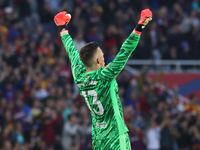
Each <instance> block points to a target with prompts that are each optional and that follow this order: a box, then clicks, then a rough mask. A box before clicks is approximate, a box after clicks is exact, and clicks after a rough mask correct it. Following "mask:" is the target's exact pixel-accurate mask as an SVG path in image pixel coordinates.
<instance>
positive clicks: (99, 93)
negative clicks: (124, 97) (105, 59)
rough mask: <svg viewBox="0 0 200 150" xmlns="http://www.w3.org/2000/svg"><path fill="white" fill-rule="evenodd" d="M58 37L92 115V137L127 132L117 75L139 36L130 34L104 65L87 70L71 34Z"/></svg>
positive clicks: (109, 136)
mask: <svg viewBox="0 0 200 150" xmlns="http://www.w3.org/2000/svg"><path fill="white" fill-rule="evenodd" d="M61 38H62V42H63V44H64V46H65V49H66V51H67V53H68V55H69V59H70V62H71V68H72V74H73V77H74V81H75V83H76V84H77V86H78V88H79V91H80V94H81V96H82V97H83V98H84V99H85V102H86V104H87V106H88V108H89V110H90V112H91V115H92V138H93V139H97V140H98V139H105V138H112V137H114V136H118V135H121V134H123V133H125V132H127V131H128V129H127V127H126V125H125V122H124V118H123V111H122V105H121V101H120V98H119V93H118V85H117V82H116V77H117V75H118V74H119V73H120V72H121V70H122V69H123V68H124V65H125V64H126V62H127V61H128V58H129V57H130V55H131V53H132V52H133V51H134V50H135V48H136V46H137V44H138V41H139V38H140V36H139V35H136V34H134V33H131V35H130V36H129V37H128V38H127V40H126V41H125V42H124V43H123V45H122V47H121V49H120V51H119V53H118V54H117V56H116V58H115V59H114V60H113V61H112V62H111V63H110V64H109V65H108V66H107V67H101V68H99V69H98V70H97V71H90V72H87V73H86V69H85V67H84V65H83V63H82V62H81V60H80V57H79V52H78V51H77V49H76V48H75V46H74V43H73V41H72V38H71V37H70V35H69V34H67V33H66V34H62V35H61Z"/></svg>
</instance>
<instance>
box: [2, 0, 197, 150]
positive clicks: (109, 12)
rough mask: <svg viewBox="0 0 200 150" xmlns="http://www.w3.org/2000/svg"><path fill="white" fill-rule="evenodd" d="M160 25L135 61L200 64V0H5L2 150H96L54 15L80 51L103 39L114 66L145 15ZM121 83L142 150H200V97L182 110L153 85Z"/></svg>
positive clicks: (134, 142) (150, 29) (130, 79)
mask: <svg viewBox="0 0 200 150" xmlns="http://www.w3.org/2000/svg"><path fill="white" fill-rule="evenodd" d="M144 8H150V9H151V10H152V11H153V15H154V16H153V21H152V22H151V23H150V24H149V25H148V26H147V28H146V29H145V31H144V33H143V34H142V36H141V40H140V42H139V45H138V47H137V49H136V50H135V52H134V53H133V55H132V56H131V58H133V59H171V60H176V59H200V51H199V49H200V20H199V18H200V1H199V0H167V1H166V0H151V1H148V0H143V1H141V0H134V1H131V0H73V1H72V0H0V149H2V150H92V145H91V116H90V114H89V111H88V108H87V106H86V105H85V102H84V100H83V99H82V98H81V97H80V95H79V91H78V89H77V86H76V85H75V84H74V83H73V77H72V74H71V68H70V63H69V59H68V55H67V53H66V52H65V49H64V47H63V44H62V42H61V39H60V35H59V31H58V30H57V27H56V26H55V24H54V21H53V17H54V15H55V14H56V13H57V12H59V11H64V10H66V11H67V12H69V13H71V14H72V20H71V22H70V23H69V24H68V29H69V33H70V35H71V36H72V38H73V40H74V43H75V46H76V48H77V49H78V50H80V49H81V47H82V46H84V45H85V44H86V42H90V41H97V42H98V43H99V44H100V46H101V47H102V49H103V50H104V53H105V59H106V63H109V62H110V61H112V60H113V59H114V58H115V56H116V54H117V52H118V51H119V49H120V46H121V44H122V43H123V41H124V40H125V39H126V38H127V36H128V35H129V34H130V33H131V31H132V30H133V28H134V27H135V25H136V24H137V21H138V20H139V15H140V12H141V10H142V9H144ZM147 70H148V69H143V70H142V71H141V74H140V76H138V77H136V76H133V75H131V74H129V73H128V72H126V71H122V73H120V75H119V76H118V77H117V81H118V84H119V93H120V98H121V101H122V104H123V109H124V118H125V122H126V124H127V126H128V128H129V135H130V139H131V146H132V149H135V150H145V149H149V150H158V149H162V150H191V149H192V150H198V149H200V113H199V112H200V111H199V110H200V109H199V106H198V98H197V97H196V96H195V95H191V96H190V103H189V104H185V105H180V104H179V99H178V97H177V94H178V89H177V88H174V94H173V95H169V94H168V92H167V89H168V88H167V84H163V86H164V87H165V88H163V89H162V90H161V89H160V88H158V87H157V84H156V83H157V82H158V81H159V79H160V78H161V77H162V73H160V74H159V75H158V77H157V78H156V79H154V80H151V79H149V77H148V74H147Z"/></svg>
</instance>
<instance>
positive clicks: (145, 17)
mask: <svg viewBox="0 0 200 150" xmlns="http://www.w3.org/2000/svg"><path fill="white" fill-rule="evenodd" d="M152 16H153V15H152V12H151V11H150V10H149V9H144V10H143V11H142V12H141V15H140V20H139V22H138V24H137V25H136V27H135V31H136V32H137V33H138V34H141V32H142V30H143V29H144V27H145V26H146V25H147V24H148V23H149V21H151V20H152Z"/></svg>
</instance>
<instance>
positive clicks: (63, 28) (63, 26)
mask: <svg viewBox="0 0 200 150" xmlns="http://www.w3.org/2000/svg"><path fill="white" fill-rule="evenodd" d="M58 29H59V31H60V32H61V31H62V30H66V25H62V26H58Z"/></svg>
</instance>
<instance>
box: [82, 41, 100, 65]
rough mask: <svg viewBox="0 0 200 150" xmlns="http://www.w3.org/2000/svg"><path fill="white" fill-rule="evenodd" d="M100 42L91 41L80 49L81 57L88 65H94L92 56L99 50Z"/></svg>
mask: <svg viewBox="0 0 200 150" xmlns="http://www.w3.org/2000/svg"><path fill="white" fill-rule="evenodd" d="M98 47H99V44H98V43H97V42H90V43H87V44H86V45H85V46H83V47H82V48H81V50H80V53H79V55H80V58H81V61H82V62H83V64H84V65H85V66H86V67H91V66H92V58H93V56H94V54H95V53H96V51H97V48H98Z"/></svg>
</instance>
